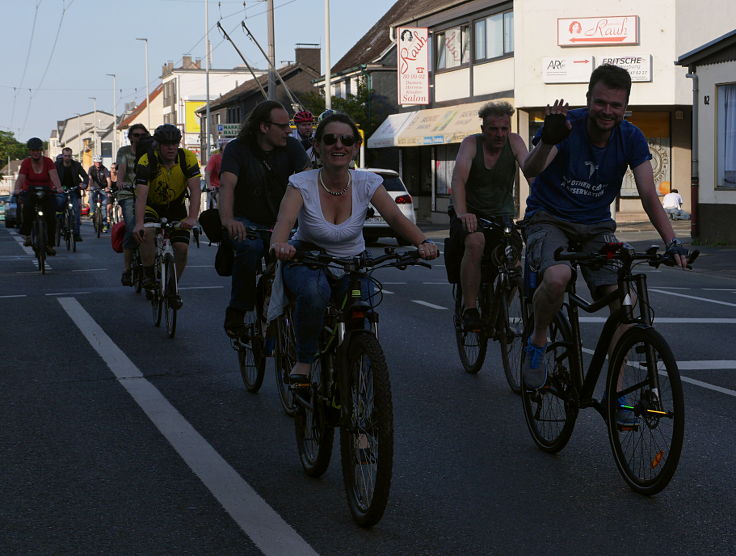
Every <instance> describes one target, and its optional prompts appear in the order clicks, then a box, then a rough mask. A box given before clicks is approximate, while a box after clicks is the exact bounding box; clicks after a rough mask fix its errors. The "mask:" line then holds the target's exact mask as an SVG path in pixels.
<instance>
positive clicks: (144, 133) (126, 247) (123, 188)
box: [116, 124, 149, 286]
mask: <svg viewBox="0 0 736 556" xmlns="http://www.w3.org/2000/svg"><path fill="white" fill-rule="evenodd" d="M144 137H146V138H147V137H149V133H148V130H147V129H146V126H144V125H143V124H133V125H132V126H130V129H128V139H129V140H130V145H126V146H124V147H120V148H119V149H118V154H117V157H116V164H117V167H118V192H117V198H118V204H119V205H120V207H121V208H122V209H123V220H125V237H124V238H123V261H124V262H123V264H124V266H123V275H122V277H121V279H120V281H121V283H122V284H123V286H132V285H133V282H132V280H131V275H130V265H131V262H132V260H133V250H134V249H136V248H137V247H138V244H137V243H136V241H135V239H133V228H134V227H135V194H134V191H135V163H136V161H137V160H138V159H139V158H140V157H141V155H143V154H144V153H142V152H138V145H139V144H140V142H141V139H143V138H144Z"/></svg>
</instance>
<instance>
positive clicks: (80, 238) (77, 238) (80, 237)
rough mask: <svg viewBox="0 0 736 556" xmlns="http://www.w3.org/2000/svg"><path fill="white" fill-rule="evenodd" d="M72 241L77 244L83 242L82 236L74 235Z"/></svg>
mask: <svg viewBox="0 0 736 556" xmlns="http://www.w3.org/2000/svg"><path fill="white" fill-rule="evenodd" d="M74 241H76V242H77V243H79V242H80V241H84V240H83V239H82V235H81V234H76V235H75V236H74Z"/></svg>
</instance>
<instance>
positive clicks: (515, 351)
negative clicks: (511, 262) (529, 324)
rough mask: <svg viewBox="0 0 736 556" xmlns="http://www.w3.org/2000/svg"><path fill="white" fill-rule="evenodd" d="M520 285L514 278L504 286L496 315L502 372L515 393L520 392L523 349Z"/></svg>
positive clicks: (523, 318)
mask: <svg viewBox="0 0 736 556" xmlns="http://www.w3.org/2000/svg"><path fill="white" fill-rule="evenodd" d="M521 287H522V284H521V280H515V281H514V282H512V283H510V284H508V285H507V286H506V288H505V291H504V294H503V295H504V300H505V301H504V303H501V304H500V306H499V309H500V310H499V317H498V318H499V323H498V330H499V334H498V343H499V344H500V346H501V362H502V363H503V372H504V374H505V375H506V381H507V382H508V383H509V387H510V388H511V391H512V392H514V393H515V394H519V393H521V354H522V352H523V350H524V326H525V325H526V318H525V314H524V313H525V308H524V300H523V299H522V297H521Z"/></svg>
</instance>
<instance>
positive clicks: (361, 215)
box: [289, 170, 383, 257]
mask: <svg viewBox="0 0 736 556" xmlns="http://www.w3.org/2000/svg"><path fill="white" fill-rule="evenodd" d="M349 172H350V174H351V175H352V177H353V185H352V187H351V188H350V193H351V194H352V196H353V209H352V213H351V214H350V216H349V217H348V219H347V220H345V221H344V222H341V223H340V224H333V223H331V222H328V221H327V220H325V217H324V215H323V214H322V205H321V204H320V201H319V187H320V186H319V183H318V182H317V180H318V173H319V170H307V171H306V172H300V173H298V174H294V175H292V176H291V177H290V178H289V185H291V186H292V187H294V188H295V189H297V190H298V191H299V193H300V194H301V196H302V199H303V200H304V205H303V206H302V209H301V211H300V212H299V227H298V228H297V231H296V233H295V234H294V239H296V240H300V241H308V242H310V243H314V244H315V245H318V246H319V247H321V248H322V249H324V250H325V251H327V253H328V254H329V255H332V256H333V257H354V256H355V255H359V254H360V253H362V252H363V251H365V241H364V240H363V223H364V222H365V215H366V212H367V210H368V205H369V204H370V202H371V198H372V197H373V194H374V193H375V192H376V189H378V187H379V186H380V185H382V184H383V178H381V177H380V176H379V175H377V174H374V173H373V172H368V171H365V170H349ZM346 194H347V192H346Z"/></svg>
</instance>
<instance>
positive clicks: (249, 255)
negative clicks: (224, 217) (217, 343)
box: [224, 216, 269, 312]
mask: <svg viewBox="0 0 736 556" xmlns="http://www.w3.org/2000/svg"><path fill="white" fill-rule="evenodd" d="M235 219H236V220H237V221H238V222H242V223H243V225H244V226H257V224H255V223H253V222H251V221H250V220H248V219H247V218H243V217H241V216H236V217H235ZM224 241H229V242H230V245H232V247H233V249H234V250H235V257H234V259H233V276H232V282H231V285H230V305H229V306H230V307H232V308H233V309H237V310H239V311H243V312H245V311H252V310H253V308H254V307H255V305H256V271H257V270H258V269H259V268H260V261H261V259H262V258H263V257H264V255H265V254H266V253H267V252H268V249H269V245H267V244H266V242H265V241H264V240H263V238H262V237H261V235H260V234H257V235H256V237H255V238H254V239H248V238H246V239H243V240H241V241H235V240H232V239H224Z"/></svg>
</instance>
